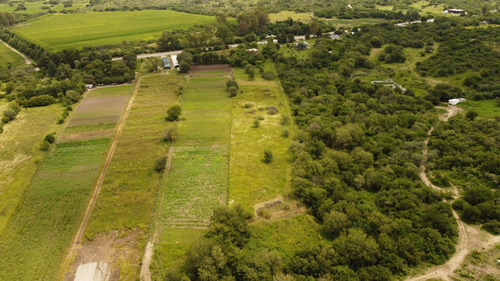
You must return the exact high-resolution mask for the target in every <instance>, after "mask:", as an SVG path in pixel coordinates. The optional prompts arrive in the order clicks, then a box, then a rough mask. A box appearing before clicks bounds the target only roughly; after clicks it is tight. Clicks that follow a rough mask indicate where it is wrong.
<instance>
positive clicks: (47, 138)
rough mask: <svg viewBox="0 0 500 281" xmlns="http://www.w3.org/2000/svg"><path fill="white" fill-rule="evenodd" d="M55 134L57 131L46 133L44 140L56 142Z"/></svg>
mask: <svg viewBox="0 0 500 281" xmlns="http://www.w3.org/2000/svg"><path fill="white" fill-rule="evenodd" d="M55 134H56V133H52V134H48V135H46V136H45V139H44V141H46V142H48V143H50V144H52V143H54V142H55V141H56V137H55V136H54V135H55Z"/></svg>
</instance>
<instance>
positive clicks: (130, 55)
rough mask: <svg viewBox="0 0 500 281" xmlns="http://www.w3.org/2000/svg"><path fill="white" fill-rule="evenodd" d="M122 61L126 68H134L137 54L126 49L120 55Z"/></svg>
mask: <svg viewBox="0 0 500 281" xmlns="http://www.w3.org/2000/svg"><path fill="white" fill-rule="evenodd" d="M122 60H123V62H124V63H125V64H126V65H127V66H128V68H130V69H132V70H134V69H135V67H136V64H137V55H136V54H135V53H134V52H133V51H131V50H127V51H125V53H124V54H123V57H122Z"/></svg>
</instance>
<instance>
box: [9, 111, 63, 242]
mask: <svg viewBox="0 0 500 281" xmlns="http://www.w3.org/2000/svg"><path fill="white" fill-rule="evenodd" d="M6 104H7V103H6V102H5V103H4V102H0V107H5V106H4V105H6ZM0 112H3V110H0ZM61 112H62V108H61V107H59V106H57V105H51V106H47V107H36V108H29V109H24V110H22V111H21V112H20V113H19V115H18V116H17V118H16V120H14V121H12V122H10V123H9V124H7V125H5V126H4V132H3V133H1V134H0V147H2V152H1V153H0V194H1V196H0V233H2V231H3V230H4V228H5V226H6V225H7V222H8V220H9V218H10V217H11V216H12V214H13V213H14V210H15V208H16V206H17V205H18V204H19V201H20V200H21V197H22V195H23V193H24V191H25V190H26V188H27V187H28V186H29V184H30V182H31V179H32V178H33V176H34V175H35V173H36V171H37V169H38V167H39V165H40V164H41V162H42V160H43V158H44V157H45V156H46V153H44V152H42V151H40V150H39V146H40V144H41V143H42V141H43V139H44V137H45V135H46V134H49V133H51V132H58V131H60V130H61V128H62V126H58V125H56V120H57V118H58V117H59V116H60V115H61Z"/></svg>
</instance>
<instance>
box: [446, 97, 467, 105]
mask: <svg viewBox="0 0 500 281" xmlns="http://www.w3.org/2000/svg"><path fill="white" fill-rule="evenodd" d="M463 101H466V99H464V98H458V99H451V100H448V103H449V104H451V105H457V104H459V103H461V102H463Z"/></svg>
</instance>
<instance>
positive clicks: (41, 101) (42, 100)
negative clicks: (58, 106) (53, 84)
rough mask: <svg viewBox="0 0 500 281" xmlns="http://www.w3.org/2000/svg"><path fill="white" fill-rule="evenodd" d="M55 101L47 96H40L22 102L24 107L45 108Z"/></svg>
mask: <svg viewBox="0 0 500 281" xmlns="http://www.w3.org/2000/svg"><path fill="white" fill-rule="evenodd" d="M56 102H57V101H56V99H55V98H54V97H53V96H49V95H41V96H36V97H32V98H30V99H29V100H27V101H25V102H24V106H25V107H37V106H46V105H50V104H53V103H56Z"/></svg>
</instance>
